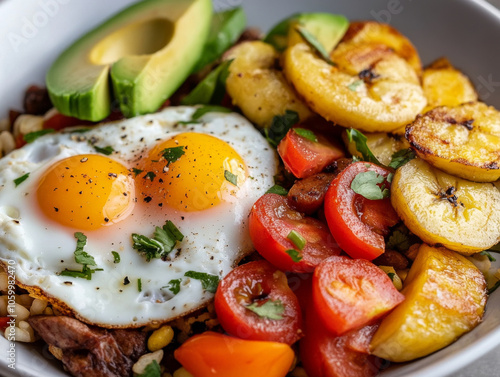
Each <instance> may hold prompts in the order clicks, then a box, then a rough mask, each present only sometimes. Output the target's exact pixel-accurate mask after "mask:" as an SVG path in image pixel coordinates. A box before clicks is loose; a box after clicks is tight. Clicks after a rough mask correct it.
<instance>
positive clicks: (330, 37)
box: [264, 13, 349, 52]
mask: <svg viewBox="0 0 500 377" xmlns="http://www.w3.org/2000/svg"><path fill="white" fill-rule="evenodd" d="M296 25H301V26H302V27H304V28H305V29H306V30H307V31H309V32H310V33H311V34H312V35H313V36H314V37H315V38H316V39H317V40H318V42H319V43H321V45H322V46H323V47H324V48H325V50H326V51H328V52H330V51H332V50H333V49H334V48H335V46H336V45H337V44H338V43H339V42H340V40H341V39H342V37H343V36H344V34H345V32H346V31H347V28H348V27H349V20H348V19H347V18H346V17H344V16H342V15H338V14H331V13H298V14H293V15H291V16H290V17H288V18H285V19H284V20H282V21H281V22H279V23H278V24H277V25H276V26H274V27H273V28H272V29H271V31H270V32H269V33H268V34H267V35H266V37H265V38H264V42H266V43H269V44H271V45H273V46H274V48H276V49H277V50H278V51H284V50H285V49H286V48H287V47H289V46H292V45H294V44H296V43H299V42H302V41H303V39H302V37H301V36H300V35H299V33H297V31H296V30H295V26H296Z"/></svg>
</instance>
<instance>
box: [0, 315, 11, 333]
mask: <svg viewBox="0 0 500 377" xmlns="http://www.w3.org/2000/svg"><path fill="white" fill-rule="evenodd" d="M11 320H13V319H12V318H9V317H0V330H2V332H3V331H5V329H6V328H7V327H9V321H11Z"/></svg>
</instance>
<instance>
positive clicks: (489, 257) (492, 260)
mask: <svg viewBox="0 0 500 377" xmlns="http://www.w3.org/2000/svg"><path fill="white" fill-rule="evenodd" d="M479 254H480V255H486V256H487V257H488V259H489V261H490V262H496V261H497V260H496V258H495V257H493V255H491V254H490V252H489V251H488V250H483V251H481V252H480V253H479Z"/></svg>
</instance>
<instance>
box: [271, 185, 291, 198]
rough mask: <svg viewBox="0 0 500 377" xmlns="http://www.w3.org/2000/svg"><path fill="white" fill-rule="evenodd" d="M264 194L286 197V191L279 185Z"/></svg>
mask: <svg viewBox="0 0 500 377" xmlns="http://www.w3.org/2000/svg"><path fill="white" fill-rule="evenodd" d="M266 194H278V195H281V196H287V195H288V190H287V189H286V188H284V187H282V186H280V185H274V186H273V187H271V188H270V189H269V190H267V191H266Z"/></svg>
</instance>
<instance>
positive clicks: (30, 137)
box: [23, 128, 55, 143]
mask: <svg viewBox="0 0 500 377" xmlns="http://www.w3.org/2000/svg"><path fill="white" fill-rule="evenodd" d="M52 132H55V130H54V129H53V128H47V129H44V130H40V131H33V132H28V133H27V134H26V135H24V136H23V140H24V141H25V142H27V143H32V142H34V141H35V140H36V139H38V138H39V137H40V136H43V135H47V134H50V133H52Z"/></svg>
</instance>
